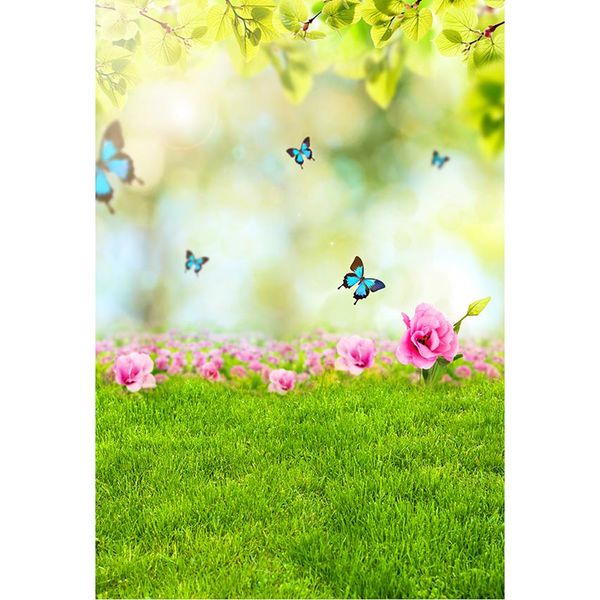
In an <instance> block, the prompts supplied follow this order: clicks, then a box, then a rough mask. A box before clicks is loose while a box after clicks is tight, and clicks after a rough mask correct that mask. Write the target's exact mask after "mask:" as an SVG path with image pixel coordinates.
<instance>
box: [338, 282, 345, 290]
mask: <svg viewBox="0 0 600 600" xmlns="http://www.w3.org/2000/svg"><path fill="white" fill-rule="evenodd" d="M343 287H344V283H343V282H342V285H340V287H339V288H338V290H341V289H342V288H343Z"/></svg>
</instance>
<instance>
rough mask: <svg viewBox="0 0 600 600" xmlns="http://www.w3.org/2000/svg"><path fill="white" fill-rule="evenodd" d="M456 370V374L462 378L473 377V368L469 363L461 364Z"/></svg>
mask: <svg viewBox="0 0 600 600" xmlns="http://www.w3.org/2000/svg"><path fill="white" fill-rule="evenodd" d="M454 372H455V373H456V376H457V377H460V378H461V379H468V378H469V377H471V369H469V367H467V365H460V366H458V367H456V371H454Z"/></svg>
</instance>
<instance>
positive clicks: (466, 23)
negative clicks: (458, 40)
mask: <svg viewBox="0 0 600 600" xmlns="http://www.w3.org/2000/svg"><path fill="white" fill-rule="evenodd" d="M444 29H453V30H454V31H458V33H460V36H461V37H462V38H463V40H466V41H471V40H472V39H474V38H475V37H477V36H478V35H479V33H478V32H477V15H476V14H475V11H474V10H473V9H472V8H453V9H452V10H449V11H448V12H447V13H446V14H445V16H444Z"/></svg>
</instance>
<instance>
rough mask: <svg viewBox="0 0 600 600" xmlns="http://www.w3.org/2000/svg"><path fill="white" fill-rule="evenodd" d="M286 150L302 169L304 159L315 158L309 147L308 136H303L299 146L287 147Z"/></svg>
mask: <svg viewBox="0 0 600 600" xmlns="http://www.w3.org/2000/svg"><path fill="white" fill-rule="evenodd" d="M286 152H287V153H288V154H289V155H290V156H291V157H292V158H293V159H294V162H295V163H296V164H297V165H300V168H301V169H304V166H303V165H304V161H306V160H315V159H314V158H313V151H312V150H311V148H310V138H309V137H305V138H304V139H303V140H302V144H300V148H288V149H287V150H286Z"/></svg>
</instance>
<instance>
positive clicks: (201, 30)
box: [190, 25, 208, 40]
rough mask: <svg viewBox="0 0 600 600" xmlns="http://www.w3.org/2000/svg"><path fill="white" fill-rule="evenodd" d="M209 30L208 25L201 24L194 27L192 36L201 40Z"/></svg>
mask: <svg viewBox="0 0 600 600" xmlns="http://www.w3.org/2000/svg"><path fill="white" fill-rule="evenodd" d="M207 32H208V27H207V26H206V25H200V26H199V27H196V28H195V29H192V32H191V34H190V36H191V38H192V39H193V40H200V39H202V38H203V37H204V36H205V35H206V33H207Z"/></svg>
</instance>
